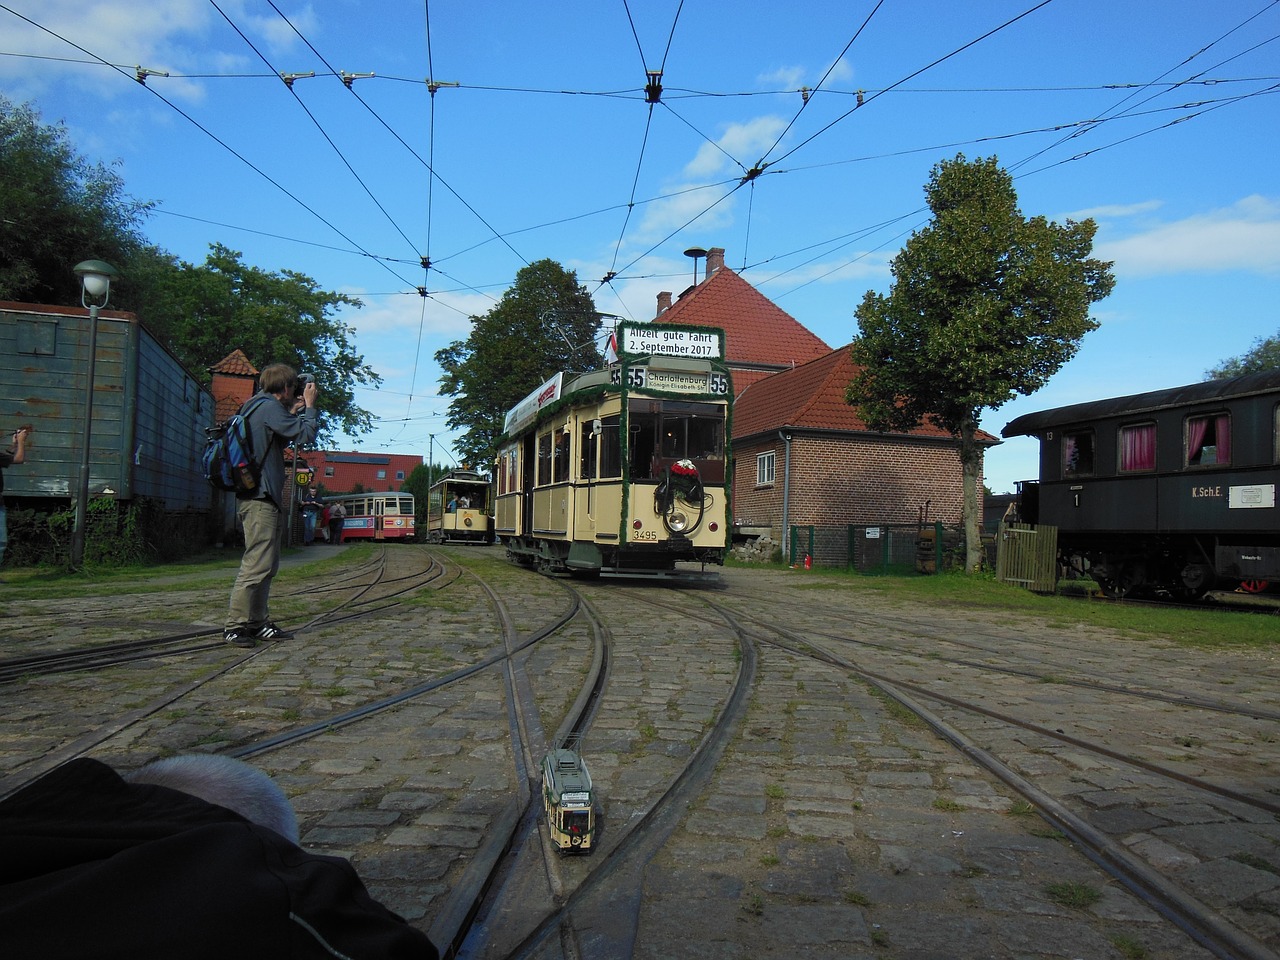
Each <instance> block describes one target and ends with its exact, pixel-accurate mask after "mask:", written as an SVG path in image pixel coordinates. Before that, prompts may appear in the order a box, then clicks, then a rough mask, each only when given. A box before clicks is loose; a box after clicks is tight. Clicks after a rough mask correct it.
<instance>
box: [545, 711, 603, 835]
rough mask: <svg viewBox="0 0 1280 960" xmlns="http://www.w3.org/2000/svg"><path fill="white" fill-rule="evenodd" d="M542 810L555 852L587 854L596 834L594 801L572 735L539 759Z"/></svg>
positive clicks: (588, 778) (589, 777) (576, 742)
mask: <svg viewBox="0 0 1280 960" xmlns="http://www.w3.org/2000/svg"><path fill="white" fill-rule="evenodd" d="M542 809H543V813H544V814H545V815H546V818H547V828H548V830H549V831H550V833H551V842H552V843H553V844H554V845H555V847H556V849H558V850H560V851H561V852H562V853H563V852H565V851H569V852H572V853H587V852H589V851H590V850H591V846H592V841H593V839H594V838H595V833H596V815H595V797H594V796H593V794H592V792H591V774H590V773H588V772H587V765H586V764H585V763H584V762H583V760H582V755H581V754H580V753H579V752H578V738H577V736H576V735H575V736H572V737H570V738H568V739H567V740H565V741H563V742H561V743H557V744H556V746H555V747H554V748H553V749H552V750H550V751H548V753H547V755H546V756H545V757H543V758H542Z"/></svg>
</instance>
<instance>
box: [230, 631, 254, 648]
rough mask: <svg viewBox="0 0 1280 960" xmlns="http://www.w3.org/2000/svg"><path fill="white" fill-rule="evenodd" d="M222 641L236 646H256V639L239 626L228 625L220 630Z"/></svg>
mask: <svg viewBox="0 0 1280 960" xmlns="http://www.w3.org/2000/svg"><path fill="white" fill-rule="evenodd" d="M222 642H223V643H230V644H232V645H233V646H237V647H256V646H257V645H258V641H257V640H255V639H254V638H253V637H252V636H251V635H250V634H249V633H248V632H246V631H245V630H244V629H243V628H241V627H230V628H228V629H226V630H223V631H222Z"/></svg>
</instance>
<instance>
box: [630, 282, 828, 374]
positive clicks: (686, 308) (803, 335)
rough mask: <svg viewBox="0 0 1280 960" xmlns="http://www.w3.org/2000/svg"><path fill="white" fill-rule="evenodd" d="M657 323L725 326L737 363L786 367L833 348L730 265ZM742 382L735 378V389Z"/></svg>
mask: <svg viewBox="0 0 1280 960" xmlns="http://www.w3.org/2000/svg"><path fill="white" fill-rule="evenodd" d="M655 322H657V323H684V324H689V325H691V326H700V327H719V328H720V329H721V330H723V331H724V334H725V353H726V354H727V355H728V356H727V357H726V358H725V359H727V360H728V362H729V365H730V366H731V367H732V366H733V365H734V364H735V363H752V364H755V363H760V364H769V365H771V366H773V367H775V368H778V369H782V368H786V367H789V366H792V365H794V364H801V363H807V362H808V361H810V360H814V359H816V358H818V357H821V356H823V355H824V354H826V353H827V351H829V350H830V349H831V348H830V347H829V346H827V345H826V344H825V343H823V341H822V340H821V339H819V338H818V337H817V335H815V334H813V333H811V332H810V331H809V330H807V329H806V328H805V327H804V326H803V325H802V324H801V323H800V322H799V321H798V320H796V319H795V318H794V317H793V316H791V314H789V313H787V312H786V311H785V310H783V309H782V308H780V307H779V306H777V305H776V304H774V303H773V302H772V301H770V300H769V299H768V298H766V297H765V296H764V294H762V293H760V291H758V290H757V289H756V288H755V287H753V286H751V284H749V283H747V281H745V280H743V279H742V278H741V277H739V276H738V275H737V274H736V273H734V272H733V271H732V270H730V269H729V268H728V267H720V268H719V269H718V270H716V271H715V272H714V273H713V274H711V276H709V277H707V278H706V279H705V280H703V281H702V282H701V283H699V284H698V285H697V286H696V287H694V288H693V289H692V290H690V291H689V292H688V293H686V294H685V295H684V296H682V297H681V298H680V299H679V300H677V301H676V302H675V303H674V304H672V305H671V307H670V308H669V309H667V310H665V311H663V312H662V313H661V314H659V315H658V316H657V317H656V318H655ZM742 387H743V384H742V383H739V382H738V379H735V380H734V388H735V389H736V390H741V389H742Z"/></svg>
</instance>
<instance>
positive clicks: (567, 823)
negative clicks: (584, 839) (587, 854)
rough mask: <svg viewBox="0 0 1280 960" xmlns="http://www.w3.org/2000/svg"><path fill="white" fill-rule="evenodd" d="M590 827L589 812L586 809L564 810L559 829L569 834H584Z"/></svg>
mask: <svg viewBox="0 0 1280 960" xmlns="http://www.w3.org/2000/svg"><path fill="white" fill-rule="evenodd" d="M590 828H591V814H590V812H589V811H586V810H566V811H564V815H563V817H562V818H561V820H560V829H561V830H563V831H564V832H565V833H567V834H570V835H571V836H585V835H586V833H587V831H588V830H590Z"/></svg>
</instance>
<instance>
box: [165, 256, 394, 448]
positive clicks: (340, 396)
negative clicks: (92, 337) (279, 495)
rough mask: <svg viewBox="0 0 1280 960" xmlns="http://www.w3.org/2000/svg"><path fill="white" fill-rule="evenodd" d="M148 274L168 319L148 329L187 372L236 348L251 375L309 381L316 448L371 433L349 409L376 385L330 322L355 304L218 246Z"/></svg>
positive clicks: (346, 333)
mask: <svg viewBox="0 0 1280 960" xmlns="http://www.w3.org/2000/svg"><path fill="white" fill-rule="evenodd" d="M153 266H154V267H155V269H156V275H155V276H154V277H152V278H150V279H151V281H152V286H153V289H154V294H155V297H156V298H157V300H158V301H159V302H160V303H163V304H165V305H166V308H167V310H168V311H169V312H168V313H167V314H166V315H164V316H160V315H153V316H151V317H150V322H149V324H148V325H149V326H150V327H151V329H152V330H153V331H154V332H155V333H156V334H157V335H158V336H160V337H162V338H163V339H164V340H166V341H167V342H168V343H169V344H170V346H171V348H172V349H173V351H174V352H175V353H176V354H177V355H178V358H179V359H180V360H182V362H183V363H184V364H186V366H187V367H189V368H190V369H191V370H192V371H193V372H201V373H203V372H204V371H206V370H207V369H208V368H209V367H210V366H212V365H213V364H215V363H217V362H218V361H219V360H221V359H222V358H223V357H225V356H226V355H227V354H228V353H230V352H231V350H232V348H235V347H238V348H239V349H240V350H242V351H244V354H245V356H247V357H248V358H249V361H250V362H251V363H252V364H253V365H254V366H256V367H257V368H258V369H259V370H261V369H262V368H263V367H264V366H266V365H267V364H268V363H276V362H279V363H287V364H289V365H291V366H292V367H293V368H294V369H296V370H298V371H299V372H307V373H311V374H313V375H314V376H315V378H316V383H317V384H318V385H319V387H320V414H321V417H320V423H321V429H320V434H321V441H320V442H321V444H322V445H323V444H324V443H327V442H329V441H331V440H332V438H333V434H334V432H335V430H336V431H340V432H342V433H345V434H347V435H349V436H352V437H354V436H358V435H359V434H361V433H367V432H368V431H369V430H370V429H371V428H372V417H371V415H370V414H369V412H368V411H366V410H363V409H361V408H360V407H358V406H356V403H355V394H354V385H355V384H364V385H366V386H369V385H377V384H379V383H381V382H382V378H381V377H380V376H378V375H377V374H376V373H375V372H374V371H373V369H372V368H371V367H369V366H368V364H366V363H365V362H364V357H363V356H362V355H360V354H359V353H357V352H356V349H355V344H354V340H353V337H354V334H355V330H354V329H353V328H352V327H350V326H348V325H347V324H346V323H344V322H343V321H341V320H340V319H338V318H337V317H335V316H334V314H335V313H336V312H337V311H338V310H339V309H341V308H342V307H356V308H359V307H361V306H362V304H361V302H360V301H359V300H357V299H355V298H353V297H348V296H347V295H346V294H342V293H334V292H332V291H326V290H321V289H320V288H319V287H317V286H316V283H315V281H314V280H312V279H311V278H310V277H308V276H305V275H303V274H301V273H295V272H294V271H292V270H284V271H281V272H279V273H272V272H268V271H266V270H262V269H259V268H258V267H253V266H248V265H246V264H245V263H243V262H242V261H241V259H240V254H239V253H238V252H237V251H235V250H229V249H227V248H226V247H224V246H222V245H221V244H214V245H213V246H211V247H210V252H209V255H208V256H207V257H206V258H205V262H204V263H203V264H201V265H200V266H194V265H192V264H189V263H176V264H173V265H171V268H170V269H169V270H168V271H166V270H165V269H164V267H163V266H162V265H160V264H154V265H153Z"/></svg>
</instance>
